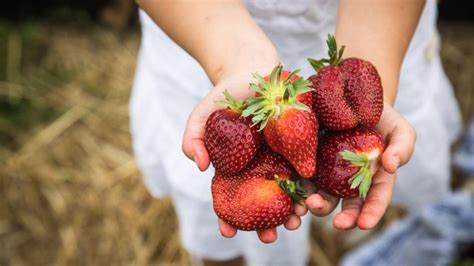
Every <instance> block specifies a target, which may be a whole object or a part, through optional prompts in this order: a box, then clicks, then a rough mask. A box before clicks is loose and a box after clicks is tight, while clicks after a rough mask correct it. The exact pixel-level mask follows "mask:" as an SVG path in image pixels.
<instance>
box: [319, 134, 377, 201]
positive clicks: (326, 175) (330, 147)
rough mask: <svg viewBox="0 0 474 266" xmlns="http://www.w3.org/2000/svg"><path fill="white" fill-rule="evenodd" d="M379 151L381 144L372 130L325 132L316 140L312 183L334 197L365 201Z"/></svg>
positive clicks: (375, 168)
mask: <svg viewBox="0 0 474 266" xmlns="http://www.w3.org/2000/svg"><path fill="white" fill-rule="evenodd" d="M383 150H384V141H383V139H382V137H381V136H380V134H379V133H378V132H376V131H375V130H372V129H368V128H363V127H358V128H355V129H352V130H347V131H327V132H326V133H325V134H324V135H322V136H320V139H319V146H318V162H319V165H318V170H317V172H316V176H315V179H314V181H315V183H316V185H317V186H319V187H321V188H322V189H324V190H325V191H327V192H328V193H330V194H332V195H334V196H337V197H341V198H353V197H357V196H359V197H360V198H365V197H366V195H367V192H368V190H369V188H370V185H371V182H372V176H373V174H374V173H375V172H376V171H377V170H378V167H379V157H380V156H381V154H382V152H383Z"/></svg>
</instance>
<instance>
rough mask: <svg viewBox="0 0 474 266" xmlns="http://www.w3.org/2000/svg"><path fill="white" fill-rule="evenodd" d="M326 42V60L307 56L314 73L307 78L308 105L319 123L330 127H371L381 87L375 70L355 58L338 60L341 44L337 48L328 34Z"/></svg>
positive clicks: (378, 112) (380, 101)
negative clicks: (310, 98) (309, 86)
mask: <svg viewBox="0 0 474 266" xmlns="http://www.w3.org/2000/svg"><path fill="white" fill-rule="evenodd" d="M327 44H328V47H329V52H328V54H329V59H322V60H319V61H318V60H314V59H308V60H309V62H310V63H311V65H312V66H313V67H314V69H315V70H316V71H317V72H318V73H317V74H315V75H312V76H311V77H309V78H308V80H309V81H311V83H312V88H314V91H313V106H312V108H313V110H314V112H316V114H317V116H318V121H319V123H320V124H321V126H324V127H327V128H329V129H333V130H347V129H351V128H354V127H356V126H357V125H362V126H365V127H371V128H372V127H374V126H375V125H376V124H377V123H378V121H379V120H380V116H381V114H382V110H383V88H382V83H381V81H380V76H379V74H378V72H377V69H376V68H375V67H374V66H373V65H372V64H371V63H370V62H367V61H364V60H362V59H359V58H348V59H344V60H342V61H341V57H342V54H343V52H344V46H342V47H341V49H339V51H338V50H337V44H336V39H335V38H334V36H331V35H329V36H328V40H327ZM325 63H329V65H327V66H325V65H324V64H325Z"/></svg>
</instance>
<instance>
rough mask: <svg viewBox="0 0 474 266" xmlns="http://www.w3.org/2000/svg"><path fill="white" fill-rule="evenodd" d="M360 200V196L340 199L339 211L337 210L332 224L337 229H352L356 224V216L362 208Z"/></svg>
mask: <svg viewBox="0 0 474 266" xmlns="http://www.w3.org/2000/svg"><path fill="white" fill-rule="evenodd" d="M362 204H363V202H362V200H361V199H360V198H358V197H357V198H352V199H344V200H343V201H342V206H341V208H342V209H341V212H339V213H338V214H337V215H336V216H335V217H334V220H333V222H332V223H333V225H334V227H335V228H337V229H343V230H347V229H352V228H354V227H355V225H356V221H357V217H359V214H360V210H361V208H362Z"/></svg>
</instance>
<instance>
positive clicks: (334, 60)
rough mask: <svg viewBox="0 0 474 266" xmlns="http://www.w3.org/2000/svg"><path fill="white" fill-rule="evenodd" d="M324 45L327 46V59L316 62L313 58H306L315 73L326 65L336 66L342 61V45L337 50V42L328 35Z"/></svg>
mask: <svg viewBox="0 0 474 266" xmlns="http://www.w3.org/2000/svg"><path fill="white" fill-rule="evenodd" d="M326 44H327V46H328V48H329V49H328V56H329V59H327V58H323V59H320V60H316V59H313V58H308V62H309V64H310V65H311V66H312V67H313V68H314V70H315V71H316V72H319V70H321V68H323V67H325V66H327V65H338V64H339V63H341V61H342V54H343V53H344V49H345V48H346V47H345V46H344V45H343V46H341V48H340V49H339V50H337V42H336V38H335V37H334V36H333V35H331V34H328V39H327V40H326Z"/></svg>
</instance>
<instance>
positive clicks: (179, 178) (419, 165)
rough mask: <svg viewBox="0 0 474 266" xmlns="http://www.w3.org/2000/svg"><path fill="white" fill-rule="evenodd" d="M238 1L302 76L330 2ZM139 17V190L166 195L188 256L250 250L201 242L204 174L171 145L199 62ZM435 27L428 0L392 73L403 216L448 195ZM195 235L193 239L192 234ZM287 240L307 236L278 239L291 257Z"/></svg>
mask: <svg viewBox="0 0 474 266" xmlns="http://www.w3.org/2000/svg"><path fill="white" fill-rule="evenodd" d="M246 4H247V6H248V8H249V11H250V13H251V14H252V16H253V17H254V18H255V20H256V21H257V23H258V24H259V25H260V26H261V27H262V29H263V30H264V31H265V33H266V34H267V35H268V36H269V38H270V39H271V40H272V41H273V43H274V44H275V46H276V47H277V49H278V51H279V54H280V57H281V60H282V63H283V65H284V66H285V67H286V68H289V69H295V68H301V69H302V72H301V73H302V75H303V76H305V77H307V76H309V75H311V74H312V73H313V70H312V69H311V67H310V66H309V64H308V63H307V61H306V58H307V57H313V58H319V57H324V56H326V44H325V39H326V36H327V34H328V33H334V30H335V18H336V12H337V4H338V1H333V0H308V1H292V0H280V1H278V0H259V1H250V0H248V1H247V2H246ZM289 7H291V8H289ZM140 19H141V22H142V42H141V47H140V56H139V60H138V67H137V71H136V77H135V82H134V86H133V92H132V97H131V100H130V114H131V131H132V137H133V144H134V152H135V155H136V158H137V161H138V163H139V166H140V169H141V170H142V173H143V175H144V178H145V183H146V185H147V187H148V188H149V190H150V192H151V193H152V194H153V195H154V196H157V197H158V196H162V195H165V194H171V195H172V197H173V199H174V201H175V204H176V205H177V207H178V208H177V212H178V216H179V218H180V225H181V237H182V240H183V243H184V244H185V246H186V248H187V249H188V250H189V251H190V252H191V253H193V254H195V255H202V256H206V257H209V258H216V259H225V258H231V257H232V256H233V255H235V254H237V253H238V254H244V253H245V252H246V250H257V249H258V247H259V245H257V244H256V243H257V242H256V241H253V239H256V237H255V236H254V235H253V234H250V237H248V238H246V237H237V238H235V239H232V240H227V239H224V238H222V237H220V236H218V235H217V236H216V235H214V236H212V237H211V235H212V234H216V233H217V231H216V230H217V229H216V228H217V225H216V222H215V216H214V212H213V211H212V206H211V201H212V199H211V193H210V183H211V178H212V174H213V171H212V170H209V171H207V172H205V173H201V172H199V171H198V170H197V168H196V166H195V165H194V163H193V162H191V161H190V160H188V159H187V158H186V157H185V156H184V154H183V153H182V151H181V140H182V135H183V132H184V127H185V124H186V120H187V117H188V115H189V113H190V112H191V110H192V108H193V107H194V106H195V105H196V104H197V103H198V101H199V99H201V98H202V97H204V96H205V95H206V94H207V93H208V91H209V90H210V89H211V88H212V84H211V83H210V82H209V80H208V78H207V76H206V75H205V72H204V71H203V69H202V68H201V67H200V66H199V64H198V63H197V62H196V61H195V60H194V59H193V58H192V57H191V56H190V55H189V54H187V53H186V52H185V51H184V50H182V49H181V48H180V47H179V46H178V45H176V44H175V43H174V42H173V41H172V40H171V39H169V38H168V37H167V35H166V34H165V33H163V31H161V30H160V29H159V27H158V26H157V25H155V24H154V23H153V21H152V20H151V19H150V18H149V17H148V16H147V15H146V14H145V13H144V12H140ZM435 21H436V1H435V0H428V1H427V3H426V7H425V10H424V12H423V15H422V18H421V21H420V23H419V25H418V28H417V30H416V33H415V35H414V38H413V40H412V43H411V44H410V47H409V50H408V52H407V56H406V58H405V61H404V63H403V66H402V72H401V77H400V87H399V93H398V97H397V102H396V109H397V110H398V111H400V112H401V113H402V114H403V115H404V116H405V117H406V118H407V119H408V120H409V121H410V122H411V123H412V125H413V126H414V127H415V129H416V130H417V133H418V141H417V144H416V148H415V154H414V156H413V159H412V160H411V162H410V163H409V164H408V165H407V166H405V167H403V168H402V169H401V170H400V172H399V175H398V180H397V184H396V189H395V193H394V201H395V202H397V203H400V204H402V205H404V206H407V207H409V208H410V209H412V210H416V209H418V208H419V207H420V206H422V205H425V204H428V203H431V202H434V201H435V200H437V199H440V198H442V197H444V196H445V195H446V194H447V193H449V186H448V183H449V145H450V142H451V140H453V139H454V137H455V136H456V135H457V133H458V131H459V114H458V110H457V105H456V103H455V101H454V98H453V94H452V88H451V85H450V83H449V81H448V80H447V78H446V76H445V74H444V72H443V69H442V66H441V62H440V60H439V51H438V47H439V40H438V39H439V38H438V37H437V33H436V27H435ZM249 75H250V73H249ZM178 195H179V196H178ZM201 214H205V216H203V215H201ZM200 221H205V222H200ZM308 226H309V223H305V224H304V225H303V226H302V228H301V229H300V232H305V233H306V232H307V231H308ZM197 233H199V234H201V236H200V237H196V235H195V234H197ZM207 235H209V237H204V236H207ZM239 235H247V234H242V233H239ZM296 236H298V237H300V238H301V239H304V241H303V242H307V239H308V235H307V233H306V235H305V236H302V235H301V234H300V233H295V234H288V238H287V239H286V240H287V241H290V242H292V243H298V244H297V245H296V247H294V246H295V245H288V243H286V244H282V245H283V246H286V248H292V246H293V248H292V252H296V253H295V254H301V253H298V252H299V251H298V250H299V249H300V248H301V247H302V246H304V245H302V244H300V243H299V242H294V238H295V237H296ZM286 240H284V239H280V241H282V242H284V241H286ZM206 241H207V242H206ZM203 243H207V244H206V245H203ZM214 247H216V249H214ZM222 247H225V248H223V249H217V248H222ZM305 252H306V251H305ZM259 254H260V258H259V259H261V260H262V261H264V260H266V259H276V260H278V258H282V257H284V256H287V254H292V253H290V252H285V253H282V252H281V250H280V249H279V248H278V245H272V246H266V252H261V253H259ZM231 255H232V256H231ZM246 255H247V254H246ZM272 265H275V264H272ZM292 265H295V264H292Z"/></svg>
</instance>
